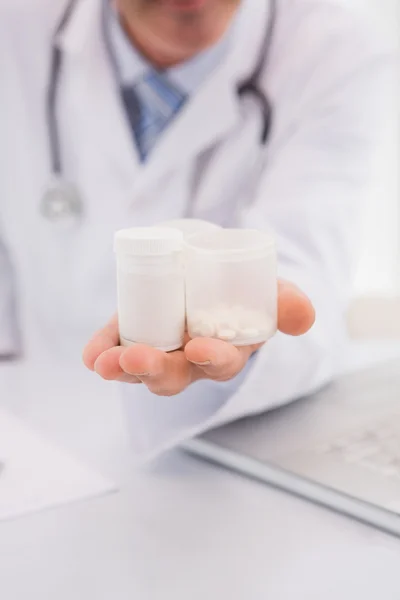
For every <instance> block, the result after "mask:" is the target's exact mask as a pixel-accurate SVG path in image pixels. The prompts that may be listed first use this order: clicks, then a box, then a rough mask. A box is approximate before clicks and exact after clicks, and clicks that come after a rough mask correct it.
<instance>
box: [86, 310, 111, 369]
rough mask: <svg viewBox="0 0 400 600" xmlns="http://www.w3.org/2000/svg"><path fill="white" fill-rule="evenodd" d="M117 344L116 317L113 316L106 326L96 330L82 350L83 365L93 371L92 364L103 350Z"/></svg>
mask: <svg viewBox="0 0 400 600" xmlns="http://www.w3.org/2000/svg"><path fill="white" fill-rule="evenodd" d="M118 345H119V331H118V319H117V317H114V318H113V319H112V320H111V321H110V322H109V323H108V325H106V327H104V328H103V329H101V330H100V331H98V332H97V333H96V334H95V335H94V336H93V338H92V339H91V340H90V342H88V344H87V345H86V347H85V349H84V351H83V362H84V364H85V366H86V367H87V368H88V369H90V370H91V371H94V365H95V363H96V361H97V359H98V358H99V356H100V355H101V354H103V352H106V350H109V349H110V348H113V347H114V346H118Z"/></svg>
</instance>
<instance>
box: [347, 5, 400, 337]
mask: <svg viewBox="0 0 400 600" xmlns="http://www.w3.org/2000/svg"><path fill="white" fill-rule="evenodd" d="M348 1H349V2H352V3H354V4H357V5H362V6H363V8H364V7H365V9H366V10H367V12H368V13H369V14H370V15H371V16H372V18H373V20H374V21H375V22H376V23H377V24H378V25H379V27H380V28H381V29H382V31H383V32H384V35H385V36H388V37H391V38H392V39H393V40H394V41H395V43H396V44H397V45H400V44H399V40H400V0H348ZM399 66H400V65H399ZM399 72H400V69H399ZM399 81H400V78H399ZM399 81H397V82H396V83H397V87H398V83H399ZM399 116H400V95H399V96H397V98H396V103H395V105H394V114H393V119H392V126H391V127H390V131H388V132H387V136H386V140H385V144H384V147H383V148H382V149H381V150H380V152H379V154H378V156H377V161H378V165H377V167H378V169H377V173H378V177H377V181H376V185H375V187H374V189H372V190H371V195H370V197H369V198H368V202H367V204H366V208H365V213H364V220H363V224H362V245H361V249H360V260H359V265H358V269H357V274H356V279H355V283H354V302H353V306H352V309H351V310H350V314H349V327H350V331H351V333H352V334H353V336H355V337H356V338H357V337H367V338H370V337H373V338H383V339H385V338H392V339H393V338H396V339H400V186H399V180H400V177H399V170H400V118H399Z"/></svg>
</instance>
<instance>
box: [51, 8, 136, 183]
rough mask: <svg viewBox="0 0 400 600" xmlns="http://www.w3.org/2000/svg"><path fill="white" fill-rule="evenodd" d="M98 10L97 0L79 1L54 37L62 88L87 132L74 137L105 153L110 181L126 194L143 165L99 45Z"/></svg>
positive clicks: (108, 62)
mask: <svg viewBox="0 0 400 600" xmlns="http://www.w3.org/2000/svg"><path fill="white" fill-rule="evenodd" d="M102 10H103V6H102V0H82V1H81V2H79V3H78V5H77V7H76V9H75V12H74V14H73V16H72V18H71V21H70V23H69V24H68V26H67V27H66V29H65V31H64V32H63V33H62V34H61V35H60V36H59V38H58V44H59V45H60V46H61V47H62V49H63V51H64V53H65V71H66V74H65V79H66V81H62V82H61V85H62V86H63V87H64V89H65V90H68V89H70V90H71V92H70V94H71V103H72V104H73V106H74V110H76V111H79V113H80V114H81V115H82V119H80V121H81V122H83V123H84V126H85V127H86V130H85V131H82V132H79V135H82V136H84V135H85V136H86V135H87V136H91V137H90V138H89V139H93V148H94V149H95V150H96V152H102V153H104V154H105V155H106V162H107V168H109V169H110V177H115V178H116V180H117V181H118V182H121V183H122V185H123V186H124V188H126V189H127V190H131V189H132V187H133V185H134V182H135V180H136V179H137V178H138V177H139V174H140V172H141V170H142V165H141V163H140V158H139V155H138V152H137V149H136V146H135V143H134V140H133V137H132V132H131V130H130V125H129V123H128V119H127V117H126V113H125V110H124V107H123V103H122V98H121V94H120V90H119V87H118V82H117V78H116V75H115V72H114V69H113V65H112V59H111V57H110V55H109V52H108V49H107V47H106V44H105V41H104V35H103V16H102ZM63 77H64V75H62V78H63ZM67 93H68V92H67Z"/></svg>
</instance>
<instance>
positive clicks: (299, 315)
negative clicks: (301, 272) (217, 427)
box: [83, 281, 315, 396]
mask: <svg viewBox="0 0 400 600" xmlns="http://www.w3.org/2000/svg"><path fill="white" fill-rule="evenodd" d="M314 320H315V313H314V309H313V306H312V304H311V302H310V301H309V299H308V298H307V297H306V296H305V295H304V294H303V293H302V292H301V291H300V290H299V289H298V288H297V287H296V286H294V285H292V284H290V283H287V282H283V281H282V282H280V283H279V294H278V328H279V330H280V331H281V332H283V333H285V334H288V335H294V336H298V335H302V334H304V333H306V332H307V331H308V330H309V329H310V328H311V327H312V325H313V324H314ZM261 346H262V344H258V345H253V346H245V347H240V348H235V347H234V346H232V344H229V343H227V342H223V341H220V340H214V339H208V338H197V339H193V340H190V339H189V338H188V339H187V340H186V341H185V345H184V348H182V349H181V350H178V351H176V352H170V353H166V352H162V351H161V350H156V349H154V348H150V347H149V346H144V345H137V346H133V347H131V348H122V347H121V346H119V332H118V322H117V318H116V317H114V318H113V319H112V321H111V322H110V323H109V324H108V325H107V326H106V327H105V328H104V329H102V330H101V331H100V332H98V333H97V334H96V335H95V336H94V337H93V339H92V340H91V341H90V342H89V343H88V344H87V346H86V348H85V350H84V353H83V361H84V363H85V365H86V367H87V368H88V369H90V370H92V371H95V372H96V373H97V374H98V375H100V377H102V378H103V379H107V380H114V381H122V382H126V383H136V384H138V383H144V384H145V385H146V386H147V387H148V388H149V390H150V391H151V392H153V393H154V394H157V395H159V396H173V395H175V394H178V393H180V392H182V391H183V390H184V389H186V388H187V387H188V386H189V385H190V384H191V383H193V382H195V381H199V380H200V379H212V380H213V381H228V380H229V379H232V378H233V377H235V376H236V375H237V374H238V373H239V372H240V371H241V370H242V369H243V367H244V366H245V365H246V363H247V361H248V359H249V358H250V356H251V355H252V354H253V353H254V352H255V351H256V350H258V349H259V348H260V347H261Z"/></svg>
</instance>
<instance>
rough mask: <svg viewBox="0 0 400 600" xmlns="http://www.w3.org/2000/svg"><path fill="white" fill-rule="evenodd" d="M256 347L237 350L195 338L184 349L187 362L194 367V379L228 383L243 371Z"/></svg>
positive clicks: (219, 343) (219, 341)
mask: <svg viewBox="0 0 400 600" xmlns="http://www.w3.org/2000/svg"><path fill="white" fill-rule="evenodd" d="M259 347H260V345H257V346H255V345H254V346H243V347H240V348H237V347H235V346H232V344H228V343H227V342H223V341H221V340H214V339H209V338H196V339H194V340H192V341H190V342H189V343H188V344H187V345H186V348H185V354H186V357H187V360H188V361H189V362H191V363H192V364H194V365H195V366H196V371H195V373H194V377H195V378H196V379H204V378H209V379H213V380H214V381H228V380H229V379H232V378H233V377H235V376H236V375H237V374H238V373H240V371H241V370H242V369H243V367H244V366H245V364H246V363H247V361H248V359H249V358H250V356H251V355H252V353H253V352H254V351H255V350H256V349H257V348H259Z"/></svg>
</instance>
